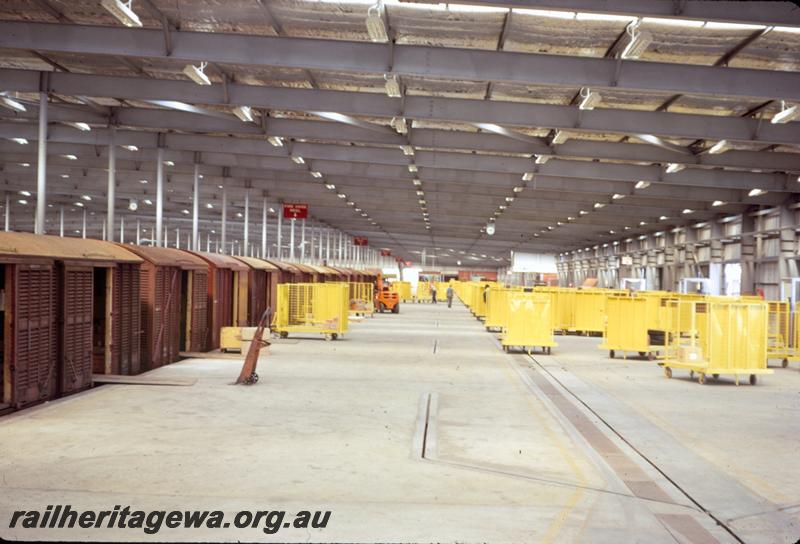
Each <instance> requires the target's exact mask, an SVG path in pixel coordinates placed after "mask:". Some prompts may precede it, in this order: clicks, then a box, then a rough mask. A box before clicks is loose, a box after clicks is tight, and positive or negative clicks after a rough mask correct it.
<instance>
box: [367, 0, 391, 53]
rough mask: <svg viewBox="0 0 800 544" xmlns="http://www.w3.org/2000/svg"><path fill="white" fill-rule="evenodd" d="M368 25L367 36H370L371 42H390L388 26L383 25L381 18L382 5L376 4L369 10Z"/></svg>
mask: <svg viewBox="0 0 800 544" xmlns="http://www.w3.org/2000/svg"><path fill="white" fill-rule="evenodd" d="M366 24H367V34H369V39H370V40H372V41H373V42H383V43H386V42H388V41H389V35H388V34H387V33H386V25H385V24H384V23H383V17H381V6H380V4H375V5H374V6H372V7H371V8H369V9H368V10H367V20H366Z"/></svg>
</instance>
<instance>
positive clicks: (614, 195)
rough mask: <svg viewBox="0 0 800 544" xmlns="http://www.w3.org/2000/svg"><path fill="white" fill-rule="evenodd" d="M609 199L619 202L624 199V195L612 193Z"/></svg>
mask: <svg viewBox="0 0 800 544" xmlns="http://www.w3.org/2000/svg"><path fill="white" fill-rule="evenodd" d="M611 198H613V199H614V200H619V199H621V198H625V195H623V194H620V193H614V194H613V195H611Z"/></svg>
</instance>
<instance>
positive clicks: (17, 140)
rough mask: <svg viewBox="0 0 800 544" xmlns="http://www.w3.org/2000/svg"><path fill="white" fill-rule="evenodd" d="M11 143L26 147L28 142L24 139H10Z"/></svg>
mask: <svg viewBox="0 0 800 544" xmlns="http://www.w3.org/2000/svg"><path fill="white" fill-rule="evenodd" d="M10 140H11V141H12V142H17V143H18V144H19V145H28V140H26V139H25V138H10Z"/></svg>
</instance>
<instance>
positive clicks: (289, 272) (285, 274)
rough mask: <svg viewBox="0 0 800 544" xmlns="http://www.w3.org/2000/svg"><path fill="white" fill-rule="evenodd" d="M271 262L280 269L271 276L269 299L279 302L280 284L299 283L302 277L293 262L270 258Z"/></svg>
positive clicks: (269, 261)
mask: <svg viewBox="0 0 800 544" xmlns="http://www.w3.org/2000/svg"><path fill="white" fill-rule="evenodd" d="M267 262H268V263H269V264H271V265H273V266H274V267H275V268H277V269H278V270H277V271H276V272H275V273H274V274H272V276H271V277H270V284H269V299H270V300H272V301H274V303H275V304H276V305H277V303H278V285H279V284H281V283H299V282H300V279H301V277H302V274H301V273H300V271H298V270H297V269H296V268H295V267H294V266H293V265H292V264H289V263H287V262H284V261H276V260H272V259H270V260H268V261H267Z"/></svg>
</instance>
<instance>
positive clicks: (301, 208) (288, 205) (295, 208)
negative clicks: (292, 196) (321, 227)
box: [283, 202, 308, 219]
mask: <svg viewBox="0 0 800 544" xmlns="http://www.w3.org/2000/svg"><path fill="white" fill-rule="evenodd" d="M307 217H308V204H299V203H296V202H284V204H283V218H284V219H306V218H307Z"/></svg>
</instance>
